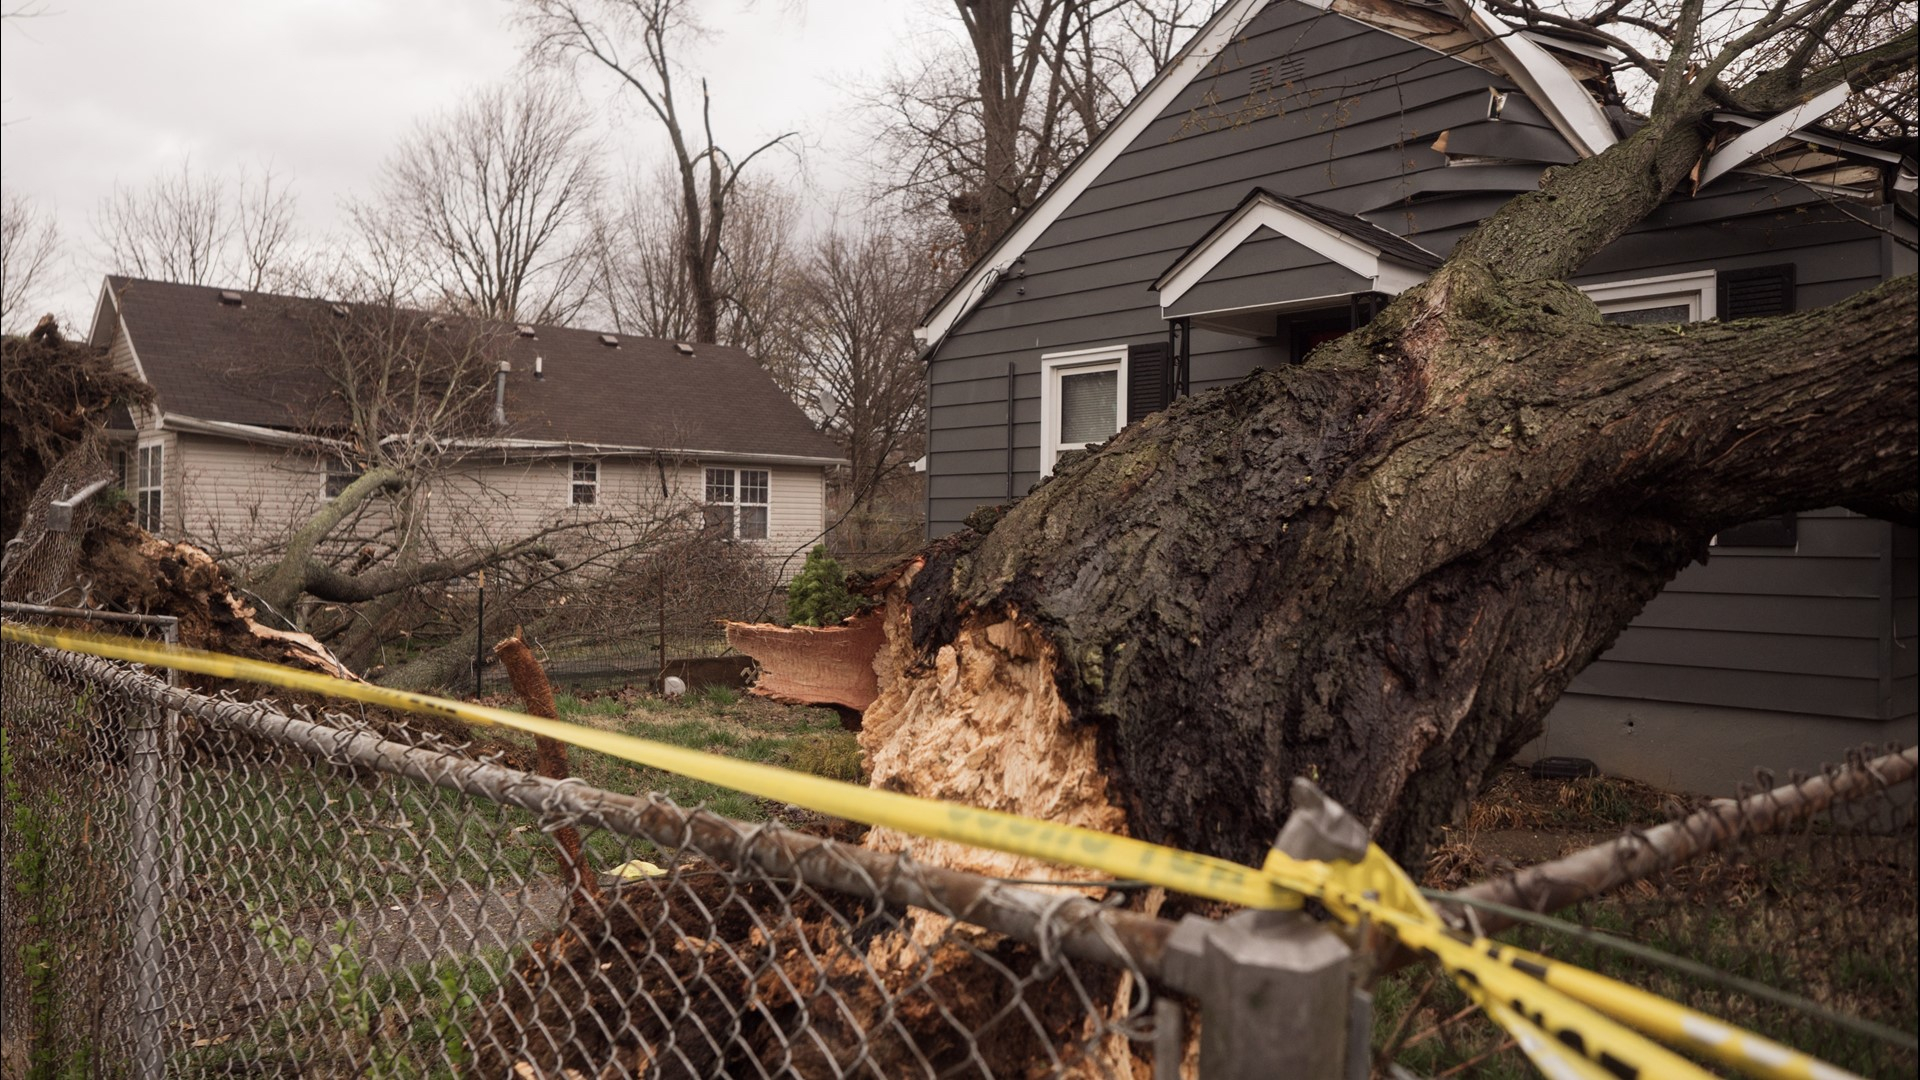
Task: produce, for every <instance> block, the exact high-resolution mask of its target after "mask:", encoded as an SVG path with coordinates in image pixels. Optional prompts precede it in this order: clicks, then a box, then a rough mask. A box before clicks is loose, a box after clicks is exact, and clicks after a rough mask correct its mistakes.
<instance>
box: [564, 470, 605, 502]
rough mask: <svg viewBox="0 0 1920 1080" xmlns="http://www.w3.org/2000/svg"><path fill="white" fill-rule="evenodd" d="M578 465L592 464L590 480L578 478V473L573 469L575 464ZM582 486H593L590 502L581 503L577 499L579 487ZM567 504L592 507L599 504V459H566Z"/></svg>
mask: <svg viewBox="0 0 1920 1080" xmlns="http://www.w3.org/2000/svg"><path fill="white" fill-rule="evenodd" d="M579 465H591V466H593V479H592V480H581V479H578V476H579V474H578V473H576V472H575V471H574V469H575V467H576V466H579ZM583 487H591V488H593V501H592V502H590V503H583V502H581V501H580V500H579V498H578V495H579V489H580V488H583ZM567 505H568V506H570V507H578V506H588V507H593V506H599V505H600V462H599V461H597V460H595V459H593V458H568V459H567Z"/></svg>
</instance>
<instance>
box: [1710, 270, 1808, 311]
mask: <svg viewBox="0 0 1920 1080" xmlns="http://www.w3.org/2000/svg"><path fill="white" fill-rule="evenodd" d="M1793 277H1794V275H1793V264H1792V263H1783V264H1782V265H1779V266H1756V267H1754V268H1752V269H1750V270H1724V271H1721V273H1720V318H1721V319H1722V320H1723V321H1724V320H1729V319H1754V318H1759V317H1760V316H1763V315H1785V314H1787V313H1788V312H1790V311H1792V310H1793V300H1794V297H1793Z"/></svg>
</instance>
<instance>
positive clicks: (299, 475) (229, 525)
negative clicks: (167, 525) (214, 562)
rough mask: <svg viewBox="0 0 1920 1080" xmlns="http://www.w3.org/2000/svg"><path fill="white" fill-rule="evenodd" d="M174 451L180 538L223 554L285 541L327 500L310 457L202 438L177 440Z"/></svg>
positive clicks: (317, 467) (318, 468) (318, 465)
mask: <svg viewBox="0 0 1920 1080" xmlns="http://www.w3.org/2000/svg"><path fill="white" fill-rule="evenodd" d="M174 445H175V447H176V449H175V450H174V451H172V453H173V458H172V463H170V464H169V471H170V472H171V471H173V470H175V469H177V470H178V473H177V475H178V482H177V484H175V485H174V486H173V487H172V489H171V490H170V492H169V494H174V493H178V494H177V496H176V499H175V505H176V506H177V507H179V510H180V514H181V517H180V518H179V519H178V520H179V522H180V527H181V535H183V536H185V537H186V538H188V539H190V540H192V541H193V542H195V543H197V544H201V545H203V546H206V547H208V548H210V549H212V550H213V551H216V552H220V553H222V554H227V553H231V552H236V551H239V550H241V549H244V548H250V547H254V546H256V545H258V544H260V543H262V542H270V541H274V540H279V539H282V538H284V537H285V536H286V535H287V534H288V533H290V532H292V531H293V528H294V527H295V526H296V525H297V524H299V523H300V522H302V521H305V520H306V519H307V517H308V516H309V515H311V514H312V513H313V512H314V511H315V510H318V509H319V508H320V504H321V502H322V500H323V498H324V496H325V493H326V489H325V484H326V473H325V471H324V469H323V468H322V466H321V463H320V460H319V459H318V458H316V457H313V456H311V455H308V454H303V453H298V452H295V451H291V450H287V449H284V448H280V447H269V446H254V445H249V444H247V443H244V442H240V441H238V440H235V439H222V438H217V437H213V436H207V435H192V434H181V435H179V436H177V437H175V439H174ZM174 463H177V464H174Z"/></svg>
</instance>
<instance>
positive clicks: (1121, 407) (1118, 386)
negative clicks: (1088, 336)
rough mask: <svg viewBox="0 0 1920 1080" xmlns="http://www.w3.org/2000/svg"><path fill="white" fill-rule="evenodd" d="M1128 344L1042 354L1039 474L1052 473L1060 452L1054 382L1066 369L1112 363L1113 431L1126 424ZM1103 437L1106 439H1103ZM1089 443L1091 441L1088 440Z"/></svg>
mask: <svg viewBox="0 0 1920 1080" xmlns="http://www.w3.org/2000/svg"><path fill="white" fill-rule="evenodd" d="M1128 351H1129V350H1128V348H1127V346H1125V345H1100V346H1096V347H1094V348H1091V349H1073V350H1071V351H1068V352H1056V353H1043V354H1041V356H1040V475H1041V476H1052V475H1053V466H1054V462H1055V461H1057V460H1058V459H1059V456H1060V448H1059V445H1058V444H1059V442H1060V399H1059V396H1058V395H1057V394H1056V393H1055V392H1054V389H1053V387H1054V384H1055V383H1056V382H1057V381H1058V380H1059V378H1060V375H1061V374H1062V373H1063V372H1070V371H1072V370H1074V369H1075V368H1107V367H1111V368H1113V369H1114V370H1115V371H1116V372H1118V376H1117V377H1116V378H1115V380H1114V382H1115V387H1114V392H1115V394H1116V395H1117V400H1116V401H1115V402H1114V407H1113V408H1114V411H1113V416H1114V421H1115V422H1114V428H1113V430H1114V431H1116V432H1117V431H1119V430H1120V429H1121V428H1124V427H1126V426H1127V353H1128ZM1102 441H1104V440H1102ZM1089 445H1090V444H1089Z"/></svg>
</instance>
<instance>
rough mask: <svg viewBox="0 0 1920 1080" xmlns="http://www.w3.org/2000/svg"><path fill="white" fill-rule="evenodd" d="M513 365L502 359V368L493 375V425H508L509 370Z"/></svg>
mask: <svg viewBox="0 0 1920 1080" xmlns="http://www.w3.org/2000/svg"><path fill="white" fill-rule="evenodd" d="M512 370H513V365H512V364H510V363H508V362H507V361H505V360H502V361H500V370H499V371H498V372H496V373H495V374H494V376H493V426H495V427H506V426H507V372H509V371H512Z"/></svg>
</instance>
